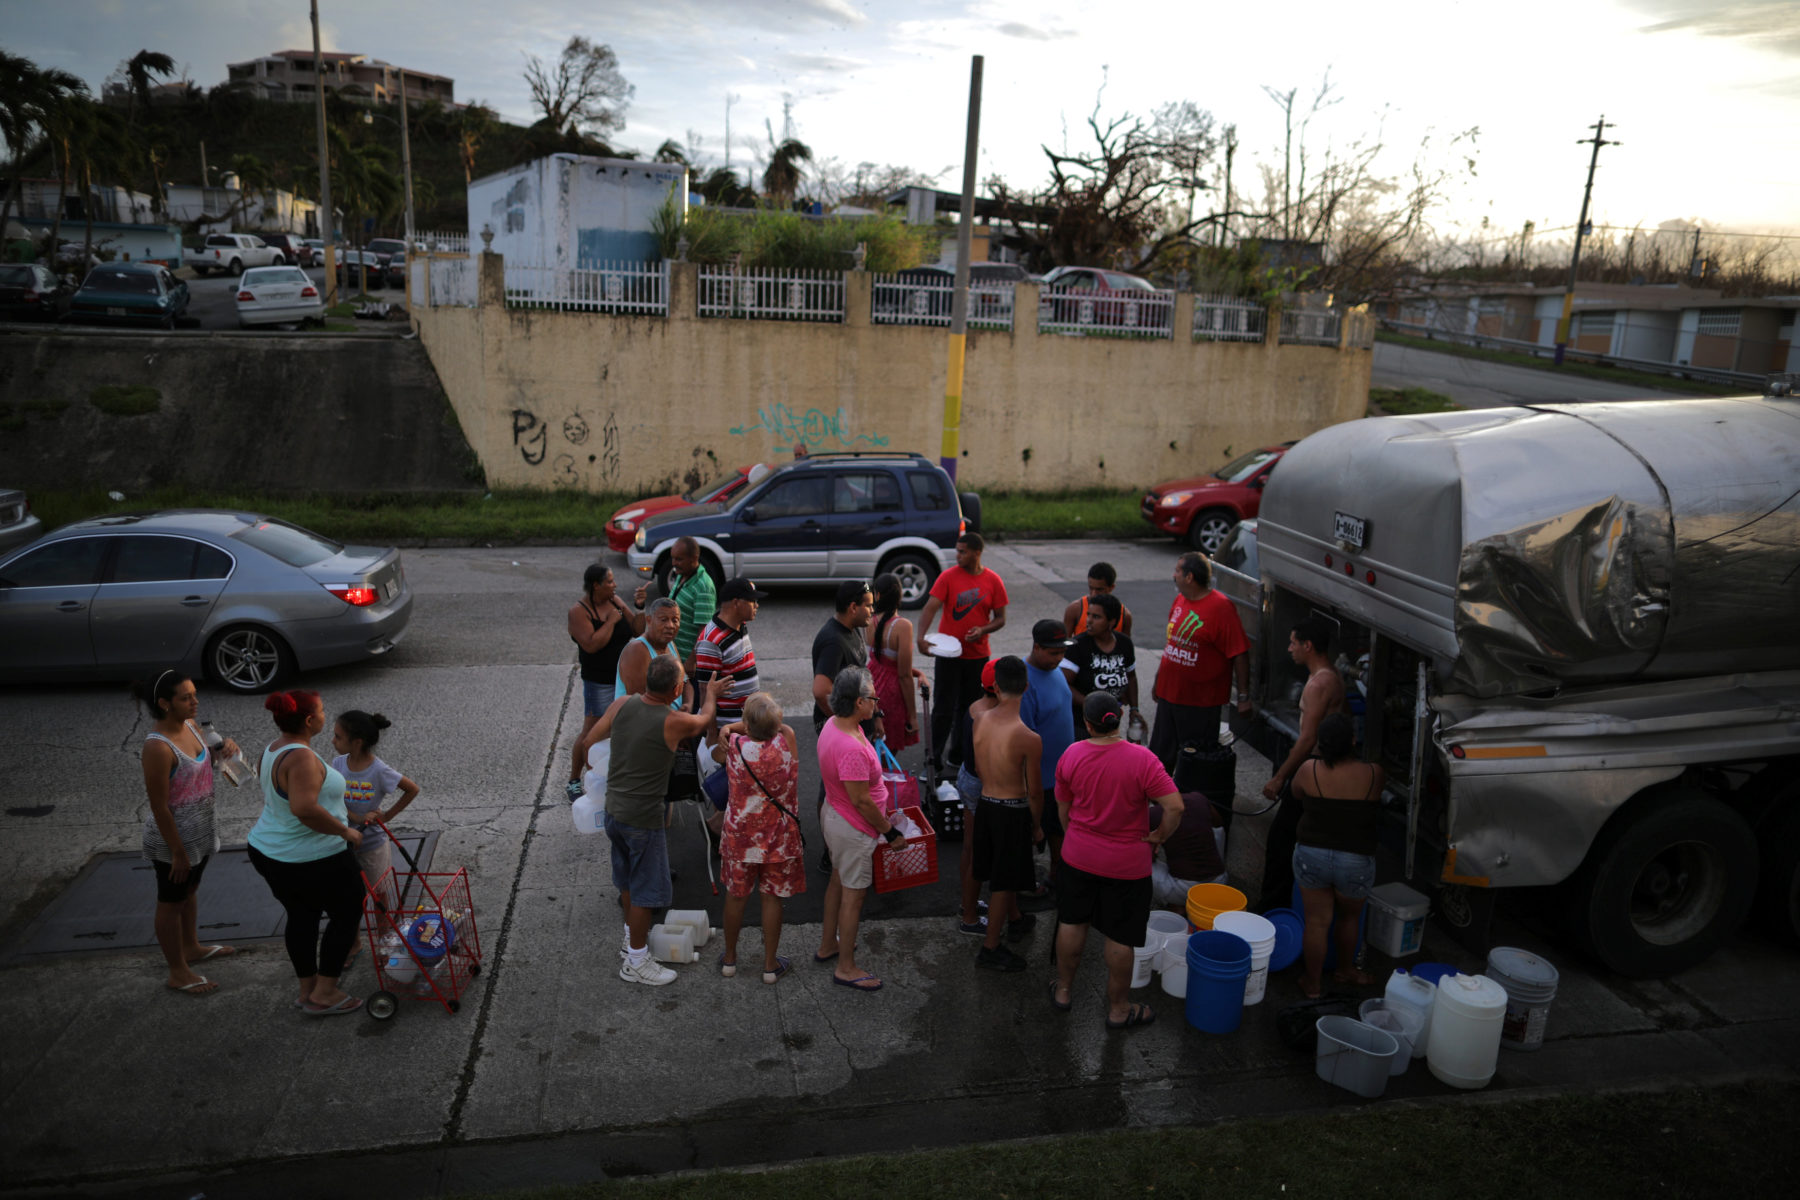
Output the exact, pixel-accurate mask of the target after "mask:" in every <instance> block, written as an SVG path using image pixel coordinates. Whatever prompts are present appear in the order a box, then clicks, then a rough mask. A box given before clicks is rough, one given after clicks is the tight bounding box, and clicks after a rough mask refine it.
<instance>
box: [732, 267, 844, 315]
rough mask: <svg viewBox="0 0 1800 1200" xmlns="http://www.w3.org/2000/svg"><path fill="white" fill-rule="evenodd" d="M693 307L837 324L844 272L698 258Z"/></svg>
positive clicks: (842, 293)
mask: <svg viewBox="0 0 1800 1200" xmlns="http://www.w3.org/2000/svg"><path fill="white" fill-rule="evenodd" d="M698 308H699V312H700V315H701V316H703V317H743V318H748V319H751V320H761V321H830V322H838V323H841V322H842V321H843V319H844V275H843V272H841V271H786V270H776V269H772V268H767V267H752V268H748V269H745V268H741V267H732V266H729V265H724V264H708V263H702V264H701V266H700V296H699V305H698Z"/></svg>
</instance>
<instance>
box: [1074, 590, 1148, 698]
mask: <svg viewBox="0 0 1800 1200" xmlns="http://www.w3.org/2000/svg"><path fill="white" fill-rule="evenodd" d="M1122 611H1123V609H1122V607H1121V606H1120V604H1119V601H1118V598H1117V597H1115V596H1111V595H1106V594H1102V595H1098V596H1090V597H1088V627H1087V630H1086V631H1085V632H1083V633H1081V634H1080V635H1079V636H1077V637H1076V638H1075V644H1074V645H1073V646H1070V647H1069V650H1068V653H1066V654H1064V655H1063V662H1062V667H1063V670H1065V671H1067V672H1069V691H1070V692H1071V693H1073V695H1074V699H1075V711H1076V713H1077V714H1079V713H1080V712H1081V706H1082V704H1083V703H1084V702H1085V701H1086V700H1087V698H1088V693H1089V692H1108V693H1110V694H1111V695H1112V697H1113V698H1114V699H1115V700H1117V701H1118V702H1119V703H1120V704H1122V705H1128V706H1130V708H1131V710H1132V712H1131V716H1132V723H1133V724H1134V725H1135V724H1137V723H1138V722H1140V721H1141V720H1142V718H1141V717H1140V716H1139V715H1138V712H1137V649H1136V648H1135V647H1134V646H1133V645H1132V644H1131V639H1130V638H1128V637H1126V636H1125V635H1124V634H1122V633H1119V632H1117V626H1118V621H1119V617H1120V614H1121V612H1122ZM1076 728H1077V729H1079V728H1081V726H1079V725H1077V726H1076Z"/></svg>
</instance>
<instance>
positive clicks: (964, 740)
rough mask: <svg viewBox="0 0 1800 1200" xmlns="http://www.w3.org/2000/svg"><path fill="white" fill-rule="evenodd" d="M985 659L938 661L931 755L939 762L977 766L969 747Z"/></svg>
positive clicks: (932, 711)
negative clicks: (971, 719) (972, 709)
mask: <svg viewBox="0 0 1800 1200" xmlns="http://www.w3.org/2000/svg"><path fill="white" fill-rule="evenodd" d="M987 661H988V660H987V659H985V658H940V659H938V660H937V671H936V676H937V678H936V683H937V695H935V696H933V697H932V700H931V756H932V759H933V761H935V762H940V763H942V762H949V763H951V764H958V763H970V764H971V765H973V763H974V753H973V751H971V750H970V748H969V705H971V704H973V703H975V702H976V701H977V700H979V699H981V668H983V667H985V666H987Z"/></svg>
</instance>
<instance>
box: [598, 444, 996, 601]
mask: <svg viewBox="0 0 1800 1200" xmlns="http://www.w3.org/2000/svg"><path fill="white" fill-rule="evenodd" d="M980 522H981V501H980V499H979V497H977V496H976V495H975V493H973V492H965V493H963V494H962V495H960V496H959V495H958V494H957V491H956V487H955V485H954V484H953V483H952V482H951V480H950V476H949V475H947V474H946V473H945V472H944V469H943V468H942V467H940V466H938V465H937V464H936V463H935V462H932V461H931V460H930V459H928V458H926V457H924V456H923V455H920V454H894V453H862V452H858V453H849V454H818V455H814V456H812V457H810V458H804V459H800V460H798V461H796V462H791V463H783V464H782V465H781V466H779V467H776V468H775V469H774V470H772V471H769V472H768V473H767V474H764V475H761V476H753V479H752V482H751V484H750V486H748V487H746V488H745V489H744V490H743V491H741V492H739V493H738V494H737V495H736V496H733V497H732V498H731V499H730V500H729V501H727V502H725V503H723V504H694V505H689V506H687V507H685V508H676V509H671V510H669V511H668V512H666V513H658V514H657V515H655V516H652V517H649V518H647V519H646V520H645V521H644V523H643V524H642V525H640V526H639V527H638V531H637V538H636V541H635V542H634V543H633V544H632V547H631V550H630V552H629V553H628V554H627V555H626V559H627V561H628V562H629V563H630V564H631V567H632V569H633V570H634V571H636V572H637V574H638V576H639V578H641V579H644V580H649V579H652V578H654V579H666V578H667V577H668V573H669V569H670V561H669V559H670V551H671V550H672V549H673V547H674V545H675V541H676V539H677V538H681V537H691V538H693V539H694V540H695V541H696V542H698V543H699V544H700V563H701V566H702V567H703V568H704V569H705V570H706V571H707V572H709V573H710V574H711V575H712V577H713V580H714V582H715V583H717V582H720V581H722V580H723V579H725V578H727V577H730V576H735V575H744V576H748V577H749V578H751V579H754V580H756V582H757V584H758V586H761V585H764V584H769V583H828V582H831V581H834V580H840V579H870V578H873V577H874V576H876V575H879V574H881V573H882V572H884V571H891V572H893V573H894V574H895V575H898V576H899V577H900V591H901V603H902V604H903V605H904V606H905V607H907V608H918V607H920V606H921V605H923V604H924V603H925V596H926V594H927V593H928V592H929V591H930V590H931V585H932V583H933V581H935V580H936V579H937V577H938V572H939V571H942V570H943V569H944V568H946V567H948V566H950V565H951V564H952V563H954V562H955V561H956V539H957V537H958V535H960V534H961V533H962V531H963V530H964V529H973V528H976V527H978V526H979V525H980Z"/></svg>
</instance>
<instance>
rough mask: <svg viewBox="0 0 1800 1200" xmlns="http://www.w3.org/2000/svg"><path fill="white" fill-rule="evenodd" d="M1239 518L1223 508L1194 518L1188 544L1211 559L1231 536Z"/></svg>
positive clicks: (1190, 527)
mask: <svg viewBox="0 0 1800 1200" xmlns="http://www.w3.org/2000/svg"><path fill="white" fill-rule="evenodd" d="M1236 524H1237V518H1236V517H1235V516H1233V515H1232V514H1231V513H1230V512H1228V511H1226V510H1225V509H1222V508H1209V509H1207V510H1206V511H1205V512H1203V513H1199V514H1198V515H1196V516H1195V517H1194V523H1193V524H1191V525H1189V526H1188V544H1189V545H1190V546H1192V547H1193V548H1194V549H1196V550H1198V551H1200V552H1201V553H1202V554H1204V555H1206V556H1207V557H1208V558H1211V557H1212V556H1213V555H1215V554H1217V553H1218V552H1219V547H1220V546H1223V545H1224V544H1225V539H1226V538H1228V537H1230V536H1231V529H1232V526H1234V525H1236Z"/></svg>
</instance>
